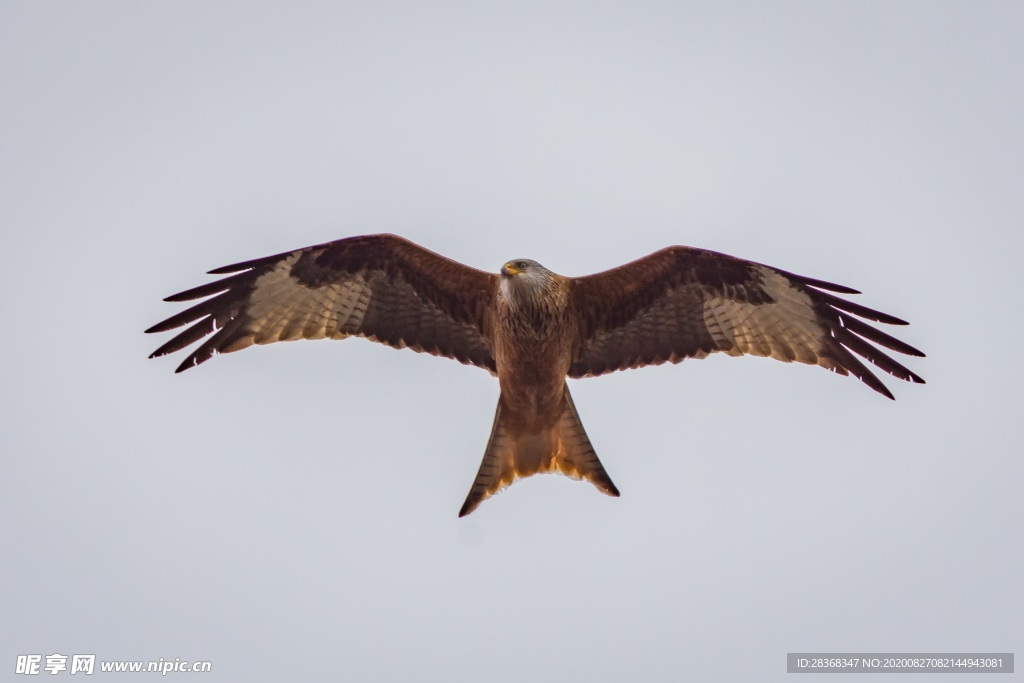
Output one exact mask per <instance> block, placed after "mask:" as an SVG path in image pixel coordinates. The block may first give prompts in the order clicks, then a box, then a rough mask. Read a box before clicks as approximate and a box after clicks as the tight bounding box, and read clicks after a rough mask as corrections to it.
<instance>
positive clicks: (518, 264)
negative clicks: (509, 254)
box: [516, 261, 530, 270]
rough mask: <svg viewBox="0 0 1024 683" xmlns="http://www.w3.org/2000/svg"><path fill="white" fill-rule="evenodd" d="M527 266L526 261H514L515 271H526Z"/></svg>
mask: <svg viewBox="0 0 1024 683" xmlns="http://www.w3.org/2000/svg"><path fill="white" fill-rule="evenodd" d="M529 265H530V264H528V263H527V262H526V261H516V270H526V269H527V268H528V267H529Z"/></svg>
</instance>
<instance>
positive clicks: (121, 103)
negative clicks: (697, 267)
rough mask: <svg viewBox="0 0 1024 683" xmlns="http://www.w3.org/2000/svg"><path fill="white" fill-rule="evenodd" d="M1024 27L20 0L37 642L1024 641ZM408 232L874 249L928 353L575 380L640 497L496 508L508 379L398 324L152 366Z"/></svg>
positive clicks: (11, 356) (625, 248) (476, 651)
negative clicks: (904, 375)
mask: <svg viewBox="0 0 1024 683" xmlns="http://www.w3.org/2000/svg"><path fill="white" fill-rule="evenodd" d="M1022 27H1024V5H1021V4H1020V3H1014V2H1004V3H1000V2H970V3H967V2H964V3H943V2H901V3H892V2H857V3H820V2H776V3H721V2H714V3H711V2H707V3H679V2H635V3H609V2H597V3H584V2H543V3H533V2H516V3H511V2H509V3H468V2H467V3H413V2H374V3H351V4H348V3H339V2H321V3H302V7H301V8H297V7H296V6H295V5H294V4H293V3H284V2H280V3H270V2H261V3H253V2H236V3H231V2H218V3H209V2H175V3H155V2H150V3H138V2H90V3H67V2H65V3H60V2H53V3H38V2H12V1H8V2H4V3H3V4H2V5H0V79H2V80H0V82H2V84H3V88H2V92H3V104H2V106H0V212H2V221H3V222H2V224H3V230H4V233H3V243H4V254H5V256H6V257H5V258H4V266H5V267H4V268H3V269H2V270H0V278H2V287H0V296H2V306H3V311H4V314H5V319H6V321H7V322H6V324H5V327H4V330H5V334H3V335H0V354H2V357H3V358H4V359H5V362H4V363H3V366H2V368H0V387H2V391H3V397H4V410H3V411H2V413H0V420H2V424H0V426H2V429H0V434H2V451H3V459H4V466H5V472H6V473H5V476H4V477H2V478H0V520H2V522H0V525H2V527H0V528H2V533H0V543H2V544H3V545H2V548H3V557H4V561H3V563H2V569H0V576H2V578H3V587H4V590H3V591H2V593H0V614H3V615H4V616H3V618H2V619H0V643H3V652H2V653H0V677H3V678H6V677H7V676H8V675H10V674H11V672H12V671H13V669H14V662H15V658H16V656H17V655H18V654H30V653H37V654H44V655H45V654H51V653H53V652H59V653H64V654H72V653H94V654H96V655H97V657H98V659H101V660H112V659H129V660H150V659H157V658H160V657H162V658H164V659H174V658H176V657H177V658H181V659H183V660H210V661H212V662H213V667H214V673H213V674H210V675H208V676H206V677H204V680H205V679H206V678H209V680H253V681H255V680H285V679H290V680H425V679H433V680H487V681H520V680H525V679H528V678H529V679H530V680H595V681H618V680H649V681H659V680H664V681H678V680H685V679H693V680H716V679H718V680H727V679H728V680H759V681H767V680H784V679H786V678H787V674H785V653H786V652H787V651H911V652H912V651H918V652H920V651H955V650H958V651H1016V652H1017V653H1018V654H1019V653H1021V652H1024V647H1022V642H1024V626H1022V621H1021V615H1022V614H1024V596H1022V583H1021V580H1020V577H1021V576H1022V575H1024V553H1022V550H1021V538H1022V522H1021V519H1022V517H1024V515H1022V512H1024V510H1022V507H1024V506H1022V503H1021V495H1020V491H1021V483H1022V474H1024V464H1022V458H1021V447H1020V438H1019V435H1020V419H1021V418H1020V400H1019V397H1018V395H1019V391H1020V389H1019V387H1020V382H1021V380H1022V376H1021V375H1022V373H1021V363H1020V359H1019V351H1018V348H1017V347H1018V345H1019V342H1020V339H1021V338H1022V336H1024V334H1022V333H1024V329H1022V324H1021V317H1020V310H1021V304H1020V301H1019V296H1018V291H1019V288H1020V285H1019V280H1020V274H1019V268H1020V266H1019V254H1020V252H1021V248H1022V246H1024V244H1022V242H1024V240H1022V237H1021V228H1022V226H1024V192H1022V187H1024V162H1022V159H1024V134H1022V130H1024V129H1022V126H1021V121H1024V89H1022V85H1021V84H1022V83H1024V80H1022V73H1024V40H1022V39H1021V34H1022ZM380 231H390V232H396V233H399V234H402V235H404V236H406V237H409V238H410V239H413V240H414V241H416V242H419V243H420V244H422V245H424V246H426V247H428V248H430V249H433V250H435V251H438V252H441V253H443V254H446V255H448V256H450V257H452V258H455V259H457V260H459V261H462V262H464V263H467V264H470V265H473V266H476V267H479V268H482V269H486V270H492V271H496V270H497V269H498V268H499V267H500V265H501V264H502V263H503V262H504V261H505V260H507V259H509V258H514V257H528V258H534V259H537V260H539V261H541V262H542V263H544V264H545V265H546V266H548V267H550V268H552V269H553V270H555V271H557V272H561V273H564V274H568V275H580V274H585V273H589V272H596V271H598V270H603V269H605V268H608V267H611V266H613V265H617V264H619V263H622V262H625V261H627V260H631V259H633V258H637V257H640V256H643V255H645V254H647V253H649V252H651V251H654V250H655V249H658V248H661V247H664V246H667V245H669V244H690V245H694V246H701V247H707V248H711V249H717V250H720V251H724V252H727V253H731V254H734V255H737V256H742V257H746V258H750V259H754V260H757V261H761V262H764V263H769V264H772V265H775V266H778V267H781V268H784V269H787V270H791V271H794V272H797V273H801V274H805V275H808V276H811V277H817V278H822V279H825V280H830V281H834V282H839V283H843V284H847V285H850V286H852V287H856V288H858V289H861V290H862V291H863V292H864V294H863V295H862V296H859V297H856V300H857V301H859V302H862V303H864V304H865V305H868V306H872V307H875V308H879V309H881V310H884V311H886V312H890V313H893V314H895V315H897V316H900V317H904V318H906V319H908V320H909V321H910V322H911V326H910V327H908V328H902V329H899V330H896V332H897V333H898V336H900V337H901V338H903V339H905V340H906V341H908V342H909V343H911V344H913V345H915V346H918V347H920V348H922V349H923V350H924V351H925V352H927V353H928V358H927V359H923V360H912V361H911V362H910V363H909V364H910V367H911V368H912V369H913V370H915V371H916V372H918V373H919V374H921V375H922V376H924V377H925V379H927V380H928V382H929V383H928V384H927V385H925V386H914V385H909V384H905V383H903V382H899V381H898V380H895V379H892V378H887V379H886V382H887V384H888V386H889V387H890V388H891V389H892V390H893V392H894V393H895V394H896V397H897V400H896V401H895V402H890V401H887V400H885V399H884V398H882V397H880V396H878V395H877V394H875V393H874V392H872V391H870V390H869V389H867V388H866V387H864V386H863V385H861V384H860V383H859V382H857V381H856V380H852V379H848V378H841V377H838V376H835V375H831V374H830V373H827V372H824V371H822V370H821V369H818V368H809V367H804V366H794V365H786V364H783V363H777V362H772V361H767V360H764V359H755V358H743V359H733V358H711V359H708V360H704V361H700V362H686V363H683V364H681V365H679V366H669V367H662V368H654V369H646V370H639V371H632V372H627V373H619V374H616V375H613V376H608V377H604V378H599V379H593V380H585V381H582V382H574V383H573V384H572V385H571V389H572V391H573V395H574V397H575V399H576V405H577V408H578V409H579V412H580V414H581V417H582V419H583V423H584V425H585V427H586V428H587V431H588V433H589V434H590V437H591V440H592V441H593V443H594V446H595V448H596V449H597V452H598V454H599V455H600V457H601V459H602V461H603V462H604V464H605V466H606V468H607V469H608V471H609V473H610V475H611V476H612V478H613V479H614V481H615V483H616V484H617V485H618V487H619V488H620V490H621V491H622V497H621V498H620V499H617V500H615V499H611V498H608V497H606V496H603V495H601V494H600V493H598V492H597V491H596V490H595V489H594V488H593V487H591V486H589V485H586V484H581V483H577V482H573V481H571V480H568V479H564V478H560V477H534V478H533V479H530V480H527V481H525V482H520V483H518V484H517V485H516V486H514V487H512V488H511V489H509V490H507V491H506V492H504V493H502V494H501V495H499V496H497V497H496V498H494V499H491V500H489V501H487V502H485V503H484V504H483V505H482V506H481V508H480V509H479V510H478V511H477V512H475V513H474V514H473V515H471V516H470V517H468V518H466V519H463V520H459V519H457V518H456V513H457V511H458V509H459V506H460V505H461V503H462V501H463V499H464V497H465V495H466V492H467V490H468V488H469V486H470V484H471V482H472V480H473V476H474V475H475V473H476V468H477V466H478V465H479V461H480V457H481V455H482V453H483V448H484V445H485V444H486V441H487V437H488V434H489V430H490V427H491V420H492V418H493V410H494V404H495V402H496V400H497V395H498V387H497V383H496V382H495V381H494V380H493V379H492V378H491V377H489V376H488V375H487V374H486V373H484V372H482V371H479V370H476V369H473V368H469V367H465V366H462V365H459V364H457V363H453V362H451V361H446V360H443V359H437V358H433V357H430V356H424V355H421V354H414V353H411V352H407V351H406V352H396V351H394V350H391V349H388V348H385V347H381V346H377V345H373V344H369V343H366V342H364V341H361V340H352V341H347V342H345V343H337V342H331V343H328V342H320V343H311V342H303V343H297V344H277V345H274V346H271V347H266V348H257V349H251V350H248V351H245V352H244V353H239V354H234V355H231V356H226V357H223V358H215V359H214V360H213V361H211V362H210V363H208V364H206V365H204V366H203V367H201V368H198V369H195V370H192V371H190V372H187V373H185V374H183V375H178V376H175V375H173V374H172V370H173V368H174V367H175V364H176V362H177V361H176V360H174V359H162V360H159V361H149V360H147V359H146V356H147V354H148V353H149V352H150V351H152V350H153V349H154V348H156V346H157V345H158V344H159V343H160V341H161V339H165V338H166V336H164V337H160V338H154V337H147V336H144V335H143V334H142V333H141V331H142V330H143V329H145V328H146V327H148V326H149V325H151V324H153V323H155V322H157V321H158V320H161V319H162V318H164V317H166V316H168V315H170V314H172V313H174V312H175V311H177V310H180V307H178V306H175V305H171V304H164V303H162V302H161V301H160V299H161V298H162V297H164V296H166V295H168V294H171V293H173V292H176V291H179V290H181V289H184V288H186V287H190V286H193V285H197V284H201V283H203V282H206V281H208V278H207V277H206V276H204V275H203V273H204V272H205V271H206V270H209V269H210V268H214V267H217V266H221V265H224V264H227V263H232V262H235V261H239V260H243V259H247V258H254V257H258V256H264V255H267V254H271V253H276V252H280V251H284V250H287V249H291V248H295V247H300V246H305V245H308V244H313V243H316V242H321V241H326V240H330V239H336V238H339V237H345V236H349V235H356V234H363V233H369V232H380ZM64 675H68V674H64ZM108 677H109V678H110V679H111V680H114V679H116V678H117V677H116V676H114V675H109V676H108ZM96 678H97V679H99V680H102V679H104V676H103V675H101V674H96ZM889 678H890V677H887V676H873V677H872V678H871V681H873V682H875V683H882V681H885V680H887V679H889ZM961 678H964V679H965V680H966V677H962V676H957V675H951V676H948V677H945V678H943V680H944V681H946V680H949V681H955V680H960V679H961ZM800 680H805V679H804V678H801V679H800ZM806 680H814V677H813V676H812V677H808V678H807V679H806ZM844 680H845V679H844ZM891 680H903V679H902V678H899V679H897V678H896V677H891ZM971 680H973V678H972V679H971Z"/></svg>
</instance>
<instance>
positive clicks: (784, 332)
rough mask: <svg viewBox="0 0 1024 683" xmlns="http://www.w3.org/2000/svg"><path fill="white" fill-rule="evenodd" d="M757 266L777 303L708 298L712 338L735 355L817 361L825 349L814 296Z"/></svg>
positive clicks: (706, 306) (707, 321)
mask: <svg viewBox="0 0 1024 683" xmlns="http://www.w3.org/2000/svg"><path fill="white" fill-rule="evenodd" d="M757 270H758V275H759V277H760V279H761V282H762V284H763V285H764V289H765V291H766V292H767V293H768V295H769V296H771V297H772V299H774V301H775V303H770V304H761V305H752V304H748V303H743V302H739V301H733V300H729V299H722V298H713V299H710V300H708V301H707V302H706V303H705V304H704V310H703V314H704V322H705V324H706V325H707V327H708V332H709V333H710V334H711V338H712V339H713V340H714V341H715V342H716V343H717V344H719V345H720V346H721V347H722V350H723V351H724V352H725V353H727V354H729V355H730V356H740V355H743V354H751V355H754V356H769V357H771V358H775V359H778V360H781V361H785V362H787V363H788V362H790V361H799V362H801V363H811V364H817V363H818V362H819V360H818V358H819V354H820V352H821V349H822V344H821V341H820V339H821V325H820V323H819V322H818V320H817V317H816V315H815V313H814V307H813V304H812V303H811V298H810V297H809V296H808V295H807V294H805V293H804V292H801V291H799V290H798V289H796V288H794V287H793V286H792V285H791V284H790V282H789V280H788V279H787V278H785V277H783V276H782V275H779V274H778V273H776V272H774V271H772V270H769V269H767V268H760V267H759V268H758V269H757Z"/></svg>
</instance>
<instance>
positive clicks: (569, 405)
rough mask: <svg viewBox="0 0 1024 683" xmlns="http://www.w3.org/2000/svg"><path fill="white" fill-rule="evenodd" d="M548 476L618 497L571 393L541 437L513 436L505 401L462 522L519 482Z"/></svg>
mask: <svg viewBox="0 0 1024 683" xmlns="http://www.w3.org/2000/svg"><path fill="white" fill-rule="evenodd" d="M546 472H559V473H561V474H565V475H567V476H570V477H572V478H573V479H585V480H587V481H589V482H590V483H592V484H593V485H594V486H596V487H597V488H598V489H600V490H601V491H603V492H604V493H607V494H608V495H609V496H618V495H619V490H618V489H617V488H615V484H613V483H612V480H611V477H609V476H608V473H607V472H605V470H604V466H603V465H601V461H600V460H598V458H597V454H596V453H595V452H594V447H593V446H591V445H590V439H589V438H588V437H587V433H586V432H585V431H584V430H583V424H582V423H581V422H580V418H579V415H578V414H577V413H576V406H574V405H573V402H572V397H571V396H570V395H569V388H568V387H566V389H565V400H564V403H563V407H562V414H561V416H560V417H559V419H558V422H556V423H555V426H554V427H552V428H549V429H545V430H541V431H539V432H526V433H517V434H512V433H511V432H510V430H509V429H508V427H507V424H506V421H505V420H504V419H503V418H502V406H501V401H499V402H498V409H497V412H496V413H495V415H494V427H493V428H492V429H491V439H490V441H489V442H488V444H487V450H486V451H484V459H483V462H482V463H480V471H479V472H477V475H476V480H475V481H474V482H473V487H472V488H471V489H470V490H469V495H468V496H467V497H466V502H465V503H463V505H462V510H460V511H459V517H465V516H466V515H468V514H469V513H470V512H472V511H473V510H475V509H476V508H477V506H479V505H480V503H482V502H484V501H485V500H486V499H487V498H490V497H491V496H493V495H494V494H495V493H497V492H498V491H501V490H502V489H504V488H506V487H507V486H509V485H511V484H512V483H513V482H515V481H516V480H517V479H523V478H525V477H529V476H532V475H534V474H541V473H546Z"/></svg>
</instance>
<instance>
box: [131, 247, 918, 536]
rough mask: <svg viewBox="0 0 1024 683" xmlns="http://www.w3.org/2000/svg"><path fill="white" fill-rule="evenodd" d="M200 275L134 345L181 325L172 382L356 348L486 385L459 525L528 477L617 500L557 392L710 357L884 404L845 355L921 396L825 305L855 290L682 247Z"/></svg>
mask: <svg viewBox="0 0 1024 683" xmlns="http://www.w3.org/2000/svg"><path fill="white" fill-rule="evenodd" d="M210 274H212V275H228V277H225V278H223V279H221V280H218V281H216V282H211V283H208V284H205V285H200V286H199V287H195V288H194V289H189V290H187V291H184V292H181V293H180V294H175V295H173V296H169V297H167V299H166V301H174V302H178V301H190V300H193V299H203V298H205V299H206V300H205V301H202V302H200V303H197V304H195V305H194V306H192V307H191V308H189V309H187V310H185V311H183V312H181V313H178V314H177V315H174V316H172V317H170V318H168V319H167V320H165V321H163V322H161V323H158V324H157V325H154V326H153V327H151V328H150V329H148V330H146V331H147V332H164V331H167V330H171V329H175V328H177V327H181V326H182V325H187V324H190V323H191V326H190V327H188V328H187V329H186V330H185V331H183V332H180V333H179V334H178V335H177V336H175V337H174V338H173V339H171V340H170V341H169V342H167V343H166V344H164V345H163V346H161V347H160V348H159V349H157V350H156V351H155V352H153V354H152V356H150V357H151V358H152V357H157V356H163V355H166V354H168V353H172V352H174V351H178V350H180V349H183V348H185V347H186V346H188V345H190V344H192V343H193V342H197V341H199V340H201V339H203V338H204V337H207V336H209V338H208V339H206V340H205V341H204V342H203V343H202V344H200V345H199V346H198V348H196V349H195V350H194V351H193V352H192V353H191V354H190V355H189V356H188V357H187V358H186V359H185V360H184V362H182V364H181V365H180V366H178V370H177V371H178V372H181V371H182V370H186V369H188V368H190V367H192V366H194V365H198V364H200V363H202V362H204V361H206V360H208V359H209V358H210V357H211V356H213V355H214V353H229V352H231V351H239V350H241V349H244V348H246V347H247V346H250V345H251V344H270V343H273V342H277V341H291V340H294V339H325V338H330V339H345V338H346V337H350V336H358V337H365V338H367V339H370V340H371V341H377V342H381V343H383V344H387V345H389V346H393V347H395V348H399V349H400V348H410V349H412V350H414V351H422V352H425V353H430V354H434V355H437V356H445V357H447V358H453V359H455V360H458V361H460V362H462V363H467V364H470V365H475V366H477V367H480V368H483V369H485V370H487V371H489V372H490V373H491V374H492V375H496V376H497V378H498V383H499V385H500V387H501V395H500V397H499V399H498V408H497V412H496V414H495V416H494V427H493V429H492V431H491V438H490V441H489V443H488V444H487V449H486V451H485V452H484V458H483V462H482V463H481V465H480V470H479V472H478V473H477V476H476V480H475V481H474V483H473V486H472V488H471V489H470V492H469V496H468V497H467V498H466V502H465V504H464V505H463V506H462V510H461V511H460V512H459V516H460V517H461V516H464V515H467V514H469V513H470V512H472V511H473V510H474V509H475V508H476V507H477V506H478V505H479V504H480V503H481V502H483V500H485V499H486V498H488V497H489V496H491V495H493V494H494V493H496V492H497V491H499V490H501V489H503V488H504V487H506V486H508V485H510V484H511V483H512V482H514V481H516V480H517V479H520V478H523V477H528V476H531V475H533V474H537V473H541V472H561V473H562V474H566V475H568V476H570V477H573V478H575V479H586V480H587V481H589V482H591V483H592V484H594V486H596V487H597V488H598V489H600V490H601V491H603V492H604V493H607V494H608V495H611V496H618V495H619V491H618V489H616V488H615V484H613V483H612V480H611V478H610V477H609V476H608V474H607V472H605V470H604V467H603V466H602V465H601V461H600V460H598V458H597V455H596V454H595V453H594V449H593V447H592V446H591V445H590V439H588V438H587V434H586V432H585V431H584V430H583V425H582V424H581V423H580V418H579V416H578V415H577V414H576V408H575V406H573V402H572V397H571V396H570V395H569V388H568V387H567V386H566V382H565V380H566V378H567V377H572V378H580V377H594V376H597V375H602V374H604V373H607V372H613V371H615V370H625V369H627V368H638V367H641V366H644V365H659V364H661V363H665V362H666V361H667V362H670V363H679V362H680V361H683V360H685V359H686V358H704V357H705V356H707V355H708V354H710V353H715V352H717V351H721V352H723V353H726V354H728V355H730V356H740V355H743V354H751V355H755V356H768V357H771V358H775V359H777V360H781V361H785V362H787V363H788V362H791V361H797V362H800V363H809V364H812V365H820V366H822V367H823V368H826V369H828V370H831V371H833V372H836V373H838V374H841V375H847V374H851V375H853V376H854V377H856V378H858V379H860V380H861V381H862V382H864V383H865V384H867V385H868V386H869V387H871V388H872V389H874V390H875V391H877V392H879V393H880V394H882V395H883V396H888V397H889V398H893V396H892V394H891V393H890V392H889V390H888V389H887V388H886V387H885V385H883V384H882V382H880V381H879V380H878V378H877V377H876V376H875V375H873V374H872V373H871V371H870V370H868V369H867V367H865V366H864V364H863V363H862V362H861V361H860V360H859V359H858V358H857V356H856V355H854V354H857V355H859V356H861V357H863V358H865V359H866V360H868V361H870V362H871V363H874V364H875V365H876V366H878V367H879V368H881V369H882V370H884V371H885V372H887V373H889V374H891V375H893V376H895V377H898V378H900V379H903V380H907V381H911V382H918V383H921V384H923V383H924V380H922V379H921V378H920V377H918V376H917V375H916V374H914V373H913V372H911V371H910V370H908V369H907V368H905V367H903V365H901V364H900V363H898V362H896V361H895V360H893V359H892V358H890V357H889V356H888V355H886V354H885V353H883V352H882V351H881V350H879V348H878V347H876V346H875V345H874V344H878V345H880V346H884V347H886V348H888V349H891V350H893V351H898V352H900V353H904V354H907V355H911V356H924V354H923V353H921V352H920V351H918V350H917V349H915V348H914V347H912V346H910V345H908V344H906V343H904V342H902V341H900V340H898V339H896V338H894V337H892V336H890V335H888V334H886V333H885V332H882V331H880V330H878V329H876V328H874V327H872V326H870V325H868V324H867V323H865V322H864V321H863V320H861V318H866V319H868V320H873V321H875V322H880V323H886V324H890V325H906V324H907V323H905V322H904V321H902V320H900V319H899V318H895V317H893V316H891V315H887V314H885V313H880V312H878V311H874V310H872V309H870V308H865V307H864V306H860V305H858V304H855V303H852V302H849V301H846V300H844V299H841V298H839V297H837V296H834V295H833V294H830V293H829V292H837V293H840V294H857V293H858V292H857V291H856V290H854V289H850V288H849V287H843V286H841V285H835V284H831V283H829V282H823V281H821V280H813V279H811V278H807V277H802V276H799V275H794V274H792V273H787V272H786V271H784V270H779V269H778V268H772V267H770V266H765V265H762V264H760V263H754V262H752V261H744V260H742V259H738V258H735V257H732V256H727V255H725V254H720V253H716V252H713V251H707V250H704V249H694V248H691V247H669V248H667V249H663V250H661V251H658V252H655V253H654V254H651V255H650V256H647V257H644V258H642V259H639V260H637V261H633V262H632V263H628V264H626V265H624V266H620V267H618V268H613V269H612V270H609V271H605V272H603V273H598V274H597V275H590V276H587V277H579V278H570V277H563V276H561V275H557V274H555V273H553V272H551V271H550V270H548V269H547V268H545V267H544V266H542V265H540V264H539V263H537V262H536V261H531V260H528V259H516V260H513V261H509V262H508V263H506V264H505V265H504V266H503V267H502V269H501V273H500V275H494V274H491V273H485V272H483V271H479V270H476V269H474V268H470V267H468V266H464V265H462V264H461V263H456V262H455V261H452V260H450V259H447V258H445V257H443V256H440V255H439V254H435V253H434V252H431V251H428V250H426V249H424V248H423V247H420V246H418V245H416V244H413V243H412V242H410V241H408V240H406V239H403V238H401V237H397V236H395V235H368V236H364V237H351V238H348V239H342V240H337V241H335V242H328V243H326V244H320V245H317V246H312V247H306V248H305V249H298V250H295V251H289V252H285V253H283V254H278V255H276V256H268V257H266V258H261V259H256V260H253V261H245V262H243V263H236V264H234V265H231V266H225V267H223V268H217V269H216V270H211V271H210ZM207 297H209V298H207ZM210 335H212V336H210ZM871 342H874V344H872V343H871Z"/></svg>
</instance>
